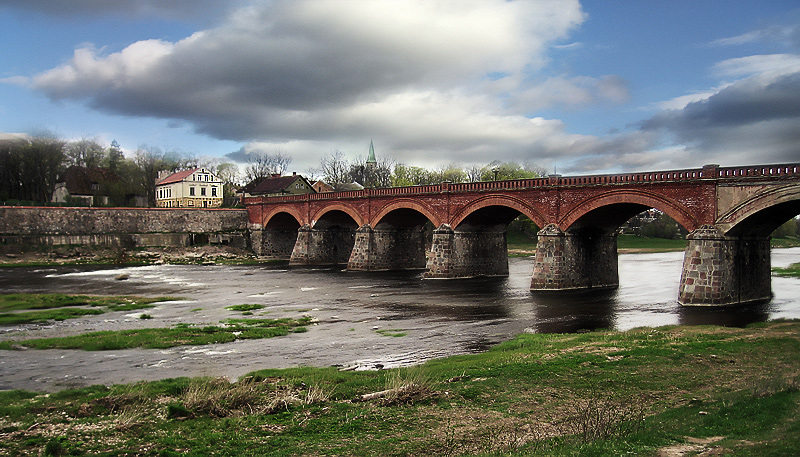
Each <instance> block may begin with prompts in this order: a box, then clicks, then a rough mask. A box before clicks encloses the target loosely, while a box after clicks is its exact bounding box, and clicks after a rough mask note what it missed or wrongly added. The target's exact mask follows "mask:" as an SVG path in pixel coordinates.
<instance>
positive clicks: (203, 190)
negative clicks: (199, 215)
mask: <svg viewBox="0 0 800 457" xmlns="http://www.w3.org/2000/svg"><path fill="white" fill-rule="evenodd" d="M200 195H202V196H205V195H206V188H205V187H201V188H200Z"/></svg>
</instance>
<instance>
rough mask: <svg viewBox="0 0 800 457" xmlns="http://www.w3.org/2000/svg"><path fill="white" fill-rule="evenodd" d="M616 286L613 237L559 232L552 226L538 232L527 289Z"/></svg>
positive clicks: (579, 232) (617, 278)
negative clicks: (531, 274) (531, 273)
mask: <svg viewBox="0 0 800 457" xmlns="http://www.w3.org/2000/svg"><path fill="white" fill-rule="evenodd" d="M617 287H619V273H618V268H617V237H616V235H615V234H613V233H605V232H602V231H599V230H598V231H575V232H563V231H561V230H560V229H559V228H558V227H556V226H555V225H554V224H550V225H547V226H545V227H544V228H543V229H542V230H540V231H539V233H538V242H537V245H536V260H535V263H534V267H533V277H532V279H531V290H534V291H548V290H552V291H556V290H581V289H615V288H617Z"/></svg>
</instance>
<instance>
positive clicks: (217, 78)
mask: <svg viewBox="0 0 800 457" xmlns="http://www.w3.org/2000/svg"><path fill="white" fill-rule="evenodd" d="M387 18H391V20H387ZM584 19H585V16H584V13H583V12H582V11H581V9H580V5H579V4H578V2H577V1H563V0H540V1H529V2H507V1H505V0H493V1H465V2H458V3H454V2H450V1H444V0H438V1H431V0H408V1H404V2H393V1H370V2H354V1H352V2H348V1H340V2H330V1H315V0H308V1H298V0H291V1H288V0H278V1H274V2H266V3H255V4H254V5H252V6H250V7H247V8H241V9H238V10H236V11H234V12H233V13H232V14H231V15H230V16H229V18H228V19H227V20H225V21H224V22H223V23H222V24H221V25H219V26H218V27H215V28H211V29H207V30H202V31H199V32H196V33H194V34H193V35H191V36H189V37H187V38H185V39H183V40H180V41H177V42H174V43H173V42H166V41H162V40H143V41H139V42H136V43H133V44H131V45H130V46H128V47H126V48H124V49H123V50H121V51H119V52H114V53H105V52H104V50H103V49H102V48H99V49H98V48H96V47H93V46H83V47H81V48H78V49H76V51H75V53H74V55H73V57H72V59H70V60H69V61H68V62H67V63H65V64H64V65H62V66H59V67H57V68H54V69H52V70H49V71H46V72H43V73H41V74H39V75H35V76H34V77H32V78H31V79H30V84H31V87H33V88H35V89H37V90H39V91H42V92H43V93H45V94H46V95H48V96H49V97H50V98H52V99H54V100H62V99H73V100H83V101H86V102H87V103H88V104H89V105H90V106H92V107H93V108H96V109H99V110H102V111H106V112H111V113H116V114H124V115H135V116H148V117H159V118H165V119H172V120H184V121H187V122H189V123H191V124H192V125H193V126H194V128H195V129H196V131H198V132H201V133H205V134H207V135H209V136H212V137H215V138H219V139H228V140H235V141H244V142H251V141H252V142H263V143H266V144H269V145H273V144H274V145H286V144H288V143H292V142H293V144H294V145H295V146H296V147H298V148H303V146H302V145H310V144H313V145H320V144H325V143H326V142H331V141H338V142H341V143H342V144H358V140H363V138H367V137H371V136H381V137H383V138H384V144H385V145H386V146H387V149H389V148H391V150H392V151H393V153H394V154H395V155H396V156H397V159H398V160H401V161H409V162H410V161H416V160H418V161H420V163H423V162H429V161H430V160H431V157H432V156H431V153H432V152H433V153H435V154H436V157H437V158H439V159H441V161H443V162H452V161H454V160H461V161H464V162H469V161H485V159H486V158H487V155H494V156H496V157H499V156H500V154H509V158H508V159H509V160H521V159H522V158H525V159H526V160H532V161H536V159H537V154H539V156H538V157H542V158H547V157H551V156H555V155H558V154H570V153H571V150H570V149H569V148H570V146H571V145H572V144H573V143H574V137H575V136H574V135H567V134H565V133H563V125H562V124H561V122H559V121H548V120H545V119H541V118H534V119H529V118H527V117H526V114H527V112H529V111H530V108H531V107H530V106H528V107H525V109H524V110H523V109H521V106H516V107H512V106H508V105H504V104H503V100H504V99H506V97H508V96H509V94H513V96H514V97H515V98H525V97H524V94H525V91H531V95H530V97H533V95H535V92H536V91H537V90H536V89H529V86H530V82H529V81H530V80H531V75H534V74H535V72H536V71H537V70H538V69H540V68H541V67H542V66H543V65H545V64H546V62H547V49H548V46H549V45H550V44H552V43H553V42H554V41H556V40H560V39H563V38H565V37H567V36H568V34H569V32H570V31H571V30H572V29H574V28H575V27H576V26H578V25H579V24H580V23H581V22H582V21H583V20H584ZM493 74H500V75H504V77H503V78H501V80H500V81H489V79H491V78H488V79H487V76H488V75H493ZM487 81H489V82H487ZM544 87H545V91H546V92H547V93H548V99H547V101H546V103H548V104H565V105H586V104H589V103H595V102H598V101H613V102H618V101H622V100H624V99H626V97H627V88H626V86H625V83H624V81H622V80H621V79H619V78H617V77H615V76H606V77H602V78H585V77H577V78H568V77H567V78H554V79H551V80H548V81H546V82H545V83H544ZM538 92H539V93H543V92H542V90H539V91H538ZM530 97H529V98H530ZM538 103H541V102H538ZM531 104H535V103H534V102H531ZM539 106H541V104H540V105H539ZM290 152H291V153H292V154H293V155H294V154H295V152H294V151H290ZM326 152H327V151H326V150H323V151H316V152H315V153H314V157H315V158H318V157H320V156H321V155H322V154H324V153H326ZM504 157H505V156H504Z"/></svg>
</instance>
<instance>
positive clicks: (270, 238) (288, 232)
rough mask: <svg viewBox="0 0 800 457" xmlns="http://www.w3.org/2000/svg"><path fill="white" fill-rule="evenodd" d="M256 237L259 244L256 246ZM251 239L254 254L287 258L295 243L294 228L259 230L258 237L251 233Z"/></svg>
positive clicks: (295, 233)
mask: <svg viewBox="0 0 800 457" xmlns="http://www.w3.org/2000/svg"><path fill="white" fill-rule="evenodd" d="M256 238H258V242H259V245H258V247H256V244H255V242H256ZM251 239H252V240H253V250H255V251H256V254H258V255H260V256H264V257H272V258H275V259H282V260H289V259H290V258H291V257H292V251H294V246H295V244H296V243H297V230H296V229H271V228H267V229H263V230H260V231H259V234H258V237H255V236H253V235H252V234H251Z"/></svg>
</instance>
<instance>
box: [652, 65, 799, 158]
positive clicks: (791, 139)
mask: <svg viewBox="0 0 800 457" xmlns="http://www.w3.org/2000/svg"><path fill="white" fill-rule="evenodd" d="M796 58H797V56H786V57H784V58H782V59H781V61H783V62H791V61H794V60H796ZM755 62H761V63H763V65H762V66H761V72H760V73H758V70H757V66H755V65H753V64H754V63H755ZM774 62H775V59H774V56H754V57H753V58H752V59H750V58H745V59H737V61H735V62H732V61H726V62H722V65H718V67H720V66H721V67H723V68H736V70H735V71H731V72H730V73H729V74H741V73H746V74H751V73H754V74H752V75H750V76H748V77H746V78H742V79H740V80H738V81H735V82H732V83H730V84H727V85H725V86H723V87H722V88H721V89H720V90H718V91H716V92H713V93H712V94H710V95H708V96H705V97H702V98H699V99H696V100H693V101H691V102H689V103H686V104H685V105H684V106H682V107H681V108H679V109H672V110H667V111H664V112H661V113H658V114H656V115H655V116H653V117H652V118H650V119H648V120H646V121H644V122H643V123H642V124H641V128H642V131H644V132H661V133H662V134H664V135H666V136H669V137H671V138H673V142H675V143H678V144H683V145H685V147H686V148H687V150H688V151H690V152H692V155H693V156H694V157H695V160H697V159H698V158H700V159H702V160H703V161H704V162H705V163H721V164H729V165H733V164H736V165H740V164H746V163H756V162H758V163H765V162H766V163H780V162H795V161H797V157H798V144H800V68H798V67H796V66H793V65H779V66H776V65H774ZM742 63H744V64H743V65H740V64H742ZM745 69H746V71H745Z"/></svg>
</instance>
